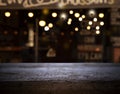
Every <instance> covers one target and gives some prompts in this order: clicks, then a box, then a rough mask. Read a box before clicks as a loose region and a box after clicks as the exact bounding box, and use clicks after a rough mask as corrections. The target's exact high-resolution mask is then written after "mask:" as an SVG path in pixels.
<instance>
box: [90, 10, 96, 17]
mask: <svg viewBox="0 0 120 94" xmlns="http://www.w3.org/2000/svg"><path fill="white" fill-rule="evenodd" d="M88 15H89V16H90V17H95V16H96V11H95V10H94V9H91V10H89V11H88Z"/></svg>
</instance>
